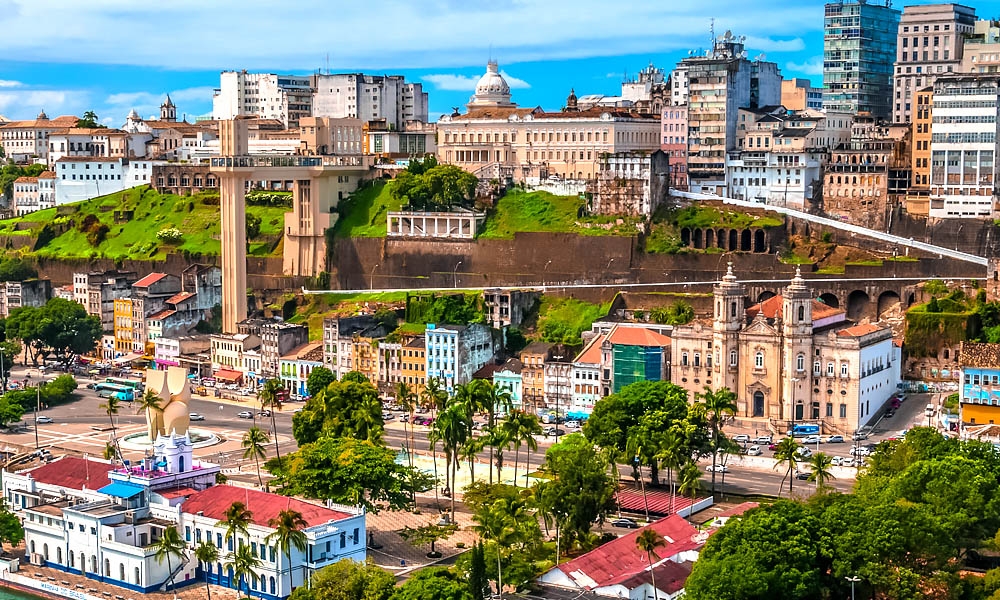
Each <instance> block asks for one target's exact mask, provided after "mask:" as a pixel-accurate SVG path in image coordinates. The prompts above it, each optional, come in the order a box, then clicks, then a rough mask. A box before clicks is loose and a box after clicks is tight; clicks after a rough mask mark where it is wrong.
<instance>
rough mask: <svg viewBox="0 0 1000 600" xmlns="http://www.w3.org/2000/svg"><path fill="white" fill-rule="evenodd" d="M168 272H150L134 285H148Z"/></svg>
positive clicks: (133, 285)
mask: <svg viewBox="0 0 1000 600" xmlns="http://www.w3.org/2000/svg"><path fill="white" fill-rule="evenodd" d="M166 276H167V274H166V273H150V274H149V275H146V276H145V277H143V278H142V279H140V280H139V281H136V282H135V283H133V284H132V287H147V286H150V285H153V284H154V283H156V282H157V281H159V280H161V279H163V278H164V277H166Z"/></svg>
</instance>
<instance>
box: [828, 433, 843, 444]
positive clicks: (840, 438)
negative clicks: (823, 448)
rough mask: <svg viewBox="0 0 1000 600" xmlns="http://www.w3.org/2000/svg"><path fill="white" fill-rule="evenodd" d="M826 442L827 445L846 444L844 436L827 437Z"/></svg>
mask: <svg viewBox="0 0 1000 600" xmlns="http://www.w3.org/2000/svg"><path fill="white" fill-rule="evenodd" d="M825 441H826V443H827V444H843V443H844V436H842V435H831V436H829V437H827V438H826V440H825Z"/></svg>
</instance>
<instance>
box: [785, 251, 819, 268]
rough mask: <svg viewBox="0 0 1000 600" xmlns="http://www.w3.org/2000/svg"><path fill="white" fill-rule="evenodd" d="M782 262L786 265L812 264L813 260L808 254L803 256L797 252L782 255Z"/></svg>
mask: <svg viewBox="0 0 1000 600" xmlns="http://www.w3.org/2000/svg"><path fill="white" fill-rule="evenodd" d="M780 260H781V262H783V263H785V264H786V265H811V264H812V263H813V260H812V259H811V258H809V257H808V256H801V255H798V254H795V253H792V254H789V255H785V256H782V257H780Z"/></svg>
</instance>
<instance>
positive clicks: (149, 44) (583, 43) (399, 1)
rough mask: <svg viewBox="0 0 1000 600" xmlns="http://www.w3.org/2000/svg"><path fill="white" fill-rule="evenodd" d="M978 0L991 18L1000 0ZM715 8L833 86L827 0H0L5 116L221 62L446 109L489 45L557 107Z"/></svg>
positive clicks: (200, 83)
mask: <svg viewBox="0 0 1000 600" xmlns="http://www.w3.org/2000/svg"><path fill="white" fill-rule="evenodd" d="M138 4H142V5H143V6H138ZM976 6H977V7H978V9H979V11H978V12H979V13H980V14H982V15H989V16H992V14H993V13H994V12H997V9H998V8H1000V0H992V1H990V2H986V3H978V4H976ZM713 17H714V18H715V28H716V32H717V33H719V34H720V35H721V33H722V32H724V31H726V30H727V29H729V30H732V32H733V33H734V34H736V35H745V36H747V38H748V42H747V46H748V48H749V51H750V56H751V57H754V56H757V55H758V54H765V55H766V57H767V59H768V60H772V61H775V62H777V63H778V65H779V66H780V67H781V70H782V73H783V74H784V75H785V77H793V76H797V77H807V78H810V79H812V81H813V84H814V85H817V86H819V85H821V84H822V74H821V67H822V51H823V48H822V44H823V41H822V40H823V38H822V26H823V2H822V1H819V0H767V1H765V2H745V1H743V0H660V1H656V2H654V1H651V0H643V1H641V2H639V1H634V2H632V1H626V2H617V3H615V2H607V1H606V0H424V1H422V2H414V1H413V0H372V1H370V2H353V1H347V0H311V1H308V0H283V1H282V2H274V1H273V0H269V1H267V2H264V1H260V0H242V1H240V2H234V1H231V0H214V1H213V2H205V1H204V0H197V1H196V0H174V1H172V2H169V3H167V2H162V3H160V2H157V3H153V2H142V3H139V2H136V1H135V0H88V2H86V8H83V7H82V6H81V4H80V1H79V0H0V31H2V32H3V35H0V58H2V59H3V60H0V114H3V115H4V116H6V117H8V118H12V119H19V118H31V117H34V115H36V114H37V113H38V111H39V110H41V109H44V110H45V111H46V112H47V113H48V115H49V116H50V117H53V116H55V115H58V114H76V115H79V114H82V113H83V111H85V110H88V109H93V110H94V111H96V112H97V113H98V115H99V116H100V117H101V118H102V120H104V121H105V122H106V123H107V124H109V125H112V126H119V125H121V124H122V123H123V122H124V118H125V115H126V114H127V113H128V111H129V109H131V108H135V109H136V110H138V111H139V113H140V114H141V115H143V116H149V115H152V114H156V113H157V112H158V108H157V107H158V106H159V104H160V101H161V100H162V98H163V96H164V94H165V93H168V92H169V93H170V95H171V96H172V98H173V99H174V102H175V104H177V106H178V115H180V114H181V113H185V114H187V115H188V116H189V119H190V118H191V117H193V116H196V115H204V114H208V113H210V112H211V98H212V89H213V88H214V87H215V86H218V84H219V71H220V70H222V69H247V70H249V71H267V72H280V73H299V74H307V73H310V72H314V71H315V70H317V69H321V68H326V66H327V60H329V68H330V70H331V71H333V72H348V71H364V72H368V73H373V74H402V75H405V76H406V77H407V78H408V79H409V80H412V81H419V82H422V83H424V86H425V90H426V91H427V92H428V93H429V95H430V105H431V106H430V110H431V113H432V117H436V116H437V115H439V114H441V113H443V112H446V111H449V110H450V107H452V106H461V105H463V104H465V102H467V101H468V97H469V95H470V94H471V93H472V88H473V87H474V86H475V81H476V79H478V77H479V75H481V74H482V72H483V71H484V69H485V63H486V61H487V59H488V58H489V57H490V56H493V57H494V58H496V59H497V60H498V61H499V62H500V67H501V69H502V70H503V71H504V73H505V74H506V75H507V77H508V81H509V82H510V83H511V87H512V88H513V94H514V101H515V102H517V103H519V104H521V105H530V106H534V105H541V106H542V107H544V108H548V109H558V108H560V107H561V106H562V104H563V101H564V100H565V97H566V95H567V94H568V93H569V89H570V88H571V87H572V88H575V90H576V93H577V95H583V94H596V93H603V94H616V93H618V91H619V89H620V84H621V80H622V77H623V75H624V74H626V73H628V74H630V75H631V74H634V73H635V72H637V71H638V70H639V69H641V68H643V67H644V66H646V65H647V64H649V63H650V62H653V63H654V64H656V65H657V66H660V67H662V68H665V69H667V70H669V69H671V68H673V66H674V64H676V62H677V61H678V60H680V59H682V58H684V57H686V56H687V55H688V53H689V52H690V51H696V52H697V51H698V50H699V49H701V50H704V49H706V48H707V47H708V46H709V23H710V19H712V18H713ZM327 57H329V58H327Z"/></svg>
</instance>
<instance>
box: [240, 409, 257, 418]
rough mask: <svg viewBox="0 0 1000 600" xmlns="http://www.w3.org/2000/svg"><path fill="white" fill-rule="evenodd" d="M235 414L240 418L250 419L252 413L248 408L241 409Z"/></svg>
mask: <svg viewBox="0 0 1000 600" xmlns="http://www.w3.org/2000/svg"><path fill="white" fill-rule="evenodd" d="M236 416H237V417H239V418H241V419H252V418H253V413H252V412H250V411H249V410H241V411H240V412H238V413H236Z"/></svg>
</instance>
